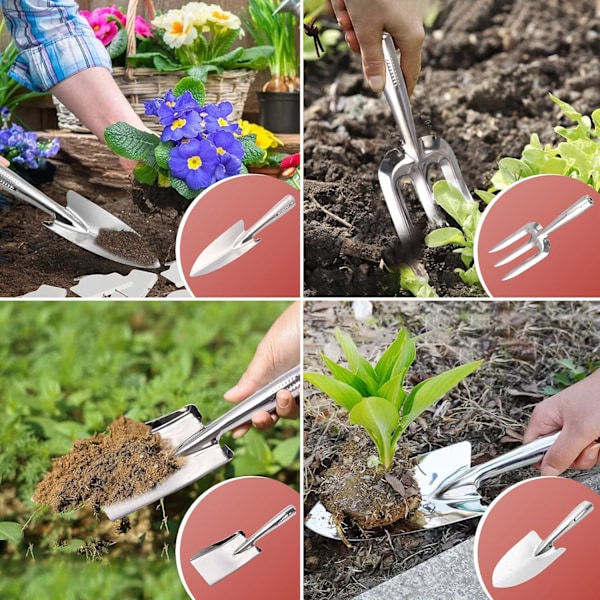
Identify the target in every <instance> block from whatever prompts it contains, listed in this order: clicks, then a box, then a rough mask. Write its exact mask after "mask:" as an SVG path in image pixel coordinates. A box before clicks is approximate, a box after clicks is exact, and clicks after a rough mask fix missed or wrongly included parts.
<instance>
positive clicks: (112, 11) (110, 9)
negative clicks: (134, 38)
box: [94, 4, 127, 27]
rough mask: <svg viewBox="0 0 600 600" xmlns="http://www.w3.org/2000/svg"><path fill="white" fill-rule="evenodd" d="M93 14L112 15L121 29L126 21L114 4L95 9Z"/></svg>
mask: <svg viewBox="0 0 600 600" xmlns="http://www.w3.org/2000/svg"><path fill="white" fill-rule="evenodd" d="M94 12H97V13H98V14H99V15H112V16H113V17H116V18H117V19H118V20H119V22H120V23H121V25H123V27H125V21H126V20H127V19H126V17H125V15H124V14H123V13H122V12H121V11H120V10H119V9H118V8H117V7H116V6H115V5H114V4H113V5H112V6H105V7H103V8H96V9H95V10H94Z"/></svg>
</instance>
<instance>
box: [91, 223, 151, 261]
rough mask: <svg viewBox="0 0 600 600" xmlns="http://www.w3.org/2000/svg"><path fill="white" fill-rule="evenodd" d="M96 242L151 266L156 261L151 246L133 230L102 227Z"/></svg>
mask: <svg viewBox="0 0 600 600" xmlns="http://www.w3.org/2000/svg"><path fill="white" fill-rule="evenodd" d="M96 243H97V244H98V246H100V247H101V248H104V249H105V250H108V251H109V252H112V253H113V254H116V255H117V256H120V257H121V258H124V259H126V260H131V261H134V262H137V263H140V264H142V265H148V266H149V267H151V266H152V265H153V264H154V262H155V261H156V255H155V254H154V252H153V251H152V249H151V248H150V246H149V245H148V244H147V243H146V242H145V241H144V240H143V239H142V238H141V237H140V236H139V235H138V234H137V233H134V232H133V231H126V230H121V231H117V230H115V229H100V230H99V231H98V236H97V237H96Z"/></svg>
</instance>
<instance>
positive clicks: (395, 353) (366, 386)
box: [304, 329, 483, 471]
mask: <svg viewBox="0 0 600 600" xmlns="http://www.w3.org/2000/svg"><path fill="white" fill-rule="evenodd" d="M334 335H335V338H336V340H337V342H338V344H339V345H340V347H341V348H342V351H343V352H344V354H345V356H346V360H347V361H348V366H349V368H345V367H343V366H341V365H339V364H337V363H336V362H334V361H333V360H331V359H330V358H329V357H327V356H326V355H325V354H324V353H322V354H321V357H322V358H323V362H324V363H325V365H326V366H327V368H328V369H329V371H330V372H331V374H332V377H330V376H328V375H323V374H321V373H305V374H304V378H305V379H306V381H308V382H309V383H312V385H314V386H315V387H317V388H319V389H320V390H321V391H323V392H324V393H325V394H327V395H328V396H329V397H330V398H331V399H332V400H334V401H335V402H337V403H338V404H339V405H340V406H342V407H344V408H345V409H346V410H348V411H349V413H350V423H351V424H352V425H362V426H363V427H364V428H365V429H366V431H367V433H368V434H369V436H370V437H371V439H372V440H373V443H374V444H375V447H376V448H377V453H378V463H379V465H380V466H381V468H382V469H383V470H384V471H389V470H390V469H391V468H392V465H393V462H394V454H395V452H396V450H397V446H398V440H399V439H400V436H401V435H402V434H403V433H404V431H406V429H407V427H408V426H409V425H410V424H411V423H412V422H413V421H414V420H415V419H416V418H417V417H418V416H419V415H420V414H421V413H422V412H423V411H424V410H426V409H427V408H429V407H430V406H432V405H433V404H435V402H437V401H438V400H439V399H440V398H442V397H443V396H444V395H445V394H446V393H447V392H448V391H449V390H451V389H452V388H453V387H454V386H456V385H457V384H458V383H459V382H460V381H462V380H463V379H464V378H465V377H467V375H470V374H471V373H472V372H473V371H475V369H477V368H478V367H479V366H480V365H481V363H482V362H483V361H480V360H479V361H474V362H470V363H467V364H464V365H460V366H458V367H454V368H453V369H450V370H449V371H446V372H445V373H440V374H439V375H436V376H434V377H430V378H428V379H425V380H424V381H421V382H420V383H419V384H418V385H416V386H415V387H414V388H413V389H412V390H411V391H410V392H408V391H406V390H405V389H404V378H405V376H406V373H407V371H408V369H409V367H410V366H411V365H412V363H413V362H414V360H415V356H416V348H415V343H414V340H413V339H412V338H410V337H409V334H408V331H407V330H406V329H401V330H400V331H399V333H398V335H397V337H396V339H395V340H394V342H393V343H392V344H391V345H390V346H389V347H388V348H387V350H386V351H385V352H384V353H383V354H382V356H381V358H380V359H379V360H378V361H377V364H376V365H375V366H372V365H371V363H370V362H369V361H368V360H367V359H366V358H364V357H363V356H361V354H360V353H359V351H358V349H357V347H356V345H355V343H354V342H353V340H352V338H351V337H350V335H348V334H347V333H345V332H343V331H341V330H339V329H336V330H335V332H334Z"/></svg>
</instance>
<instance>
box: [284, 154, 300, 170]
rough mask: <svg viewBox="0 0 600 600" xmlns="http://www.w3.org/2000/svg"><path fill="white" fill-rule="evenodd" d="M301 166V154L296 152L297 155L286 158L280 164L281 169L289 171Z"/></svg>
mask: <svg viewBox="0 0 600 600" xmlns="http://www.w3.org/2000/svg"><path fill="white" fill-rule="evenodd" d="M298 165H300V154H299V153H298V152H296V153H295V154H290V155H289V156H286V157H285V158H284V159H283V160H282V161H281V162H280V163H279V167H280V168H281V169H289V168H290V167H297V166H298Z"/></svg>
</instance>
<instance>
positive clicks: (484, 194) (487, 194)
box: [475, 190, 496, 204]
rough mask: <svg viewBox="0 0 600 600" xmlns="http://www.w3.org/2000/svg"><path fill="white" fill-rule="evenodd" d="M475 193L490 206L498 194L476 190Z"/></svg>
mask: <svg viewBox="0 0 600 600" xmlns="http://www.w3.org/2000/svg"><path fill="white" fill-rule="evenodd" d="M475 193H476V194H477V196H479V198H480V199H481V200H483V201H484V202H485V203H486V204H489V203H490V202H491V201H492V200H493V199H494V198H495V197H496V194H493V193H492V192H488V191H486V190H475Z"/></svg>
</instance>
